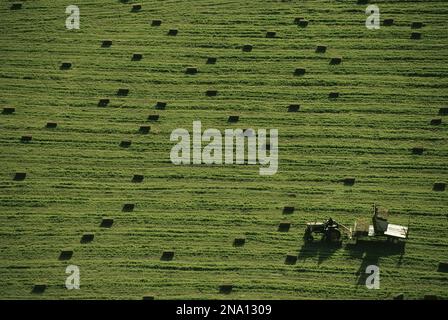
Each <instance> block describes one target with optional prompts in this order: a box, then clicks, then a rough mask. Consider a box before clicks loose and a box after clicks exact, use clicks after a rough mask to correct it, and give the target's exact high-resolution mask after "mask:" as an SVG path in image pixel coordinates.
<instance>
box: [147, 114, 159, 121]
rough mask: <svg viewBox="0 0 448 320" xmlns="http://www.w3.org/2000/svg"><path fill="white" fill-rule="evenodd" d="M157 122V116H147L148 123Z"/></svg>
mask: <svg viewBox="0 0 448 320" xmlns="http://www.w3.org/2000/svg"><path fill="white" fill-rule="evenodd" d="M158 120H159V115H158V114H150V115H149V116H148V121H158Z"/></svg>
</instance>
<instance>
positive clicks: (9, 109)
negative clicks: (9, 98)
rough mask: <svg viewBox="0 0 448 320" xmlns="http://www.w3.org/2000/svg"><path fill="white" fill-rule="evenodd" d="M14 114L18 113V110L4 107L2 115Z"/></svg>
mask: <svg viewBox="0 0 448 320" xmlns="http://www.w3.org/2000/svg"><path fill="white" fill-rule="evenodd" d="M14 112H16V108H12V107H4V108H3V111H2V114H13V113H14Z"/></svg>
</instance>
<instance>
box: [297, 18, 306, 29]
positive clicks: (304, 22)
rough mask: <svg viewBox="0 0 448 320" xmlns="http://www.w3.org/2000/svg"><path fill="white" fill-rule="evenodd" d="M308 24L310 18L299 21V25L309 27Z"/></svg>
mask: <svg viewBox="0 0 448 320" xmlns="http://www.w3.org/2000/svg"><path fill="white" fill-rule="evenodd" d="M308 24H309V21H308V20H305V19H302V20H300V21H299V23H298V24H297V25H298V26H299V27H302V28H306V27H308Z"/></svg>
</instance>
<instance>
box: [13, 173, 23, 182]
mask: <svg viewBox="0 0 448 320" xmlns="http://www.w3.org/2000/svg"><path fill="white" fill-rule="evenodd" d="M25 178H26V172H16V173H15V174H14V178H13V180H14V181H23V180H25Z"/></svg>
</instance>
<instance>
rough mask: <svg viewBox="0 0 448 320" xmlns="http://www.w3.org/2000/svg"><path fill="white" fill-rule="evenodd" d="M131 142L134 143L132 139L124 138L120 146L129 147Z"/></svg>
mask: <svg viewBox="0 0 448 320" xmlns="http://www.w3.org/2000/svg"><path fill="white" fill-rule="evenodd" d="M131 144H132V141H131V140H122V141H121V142H120V147H122V148H129V147H130V146H131Z"/></svg>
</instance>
